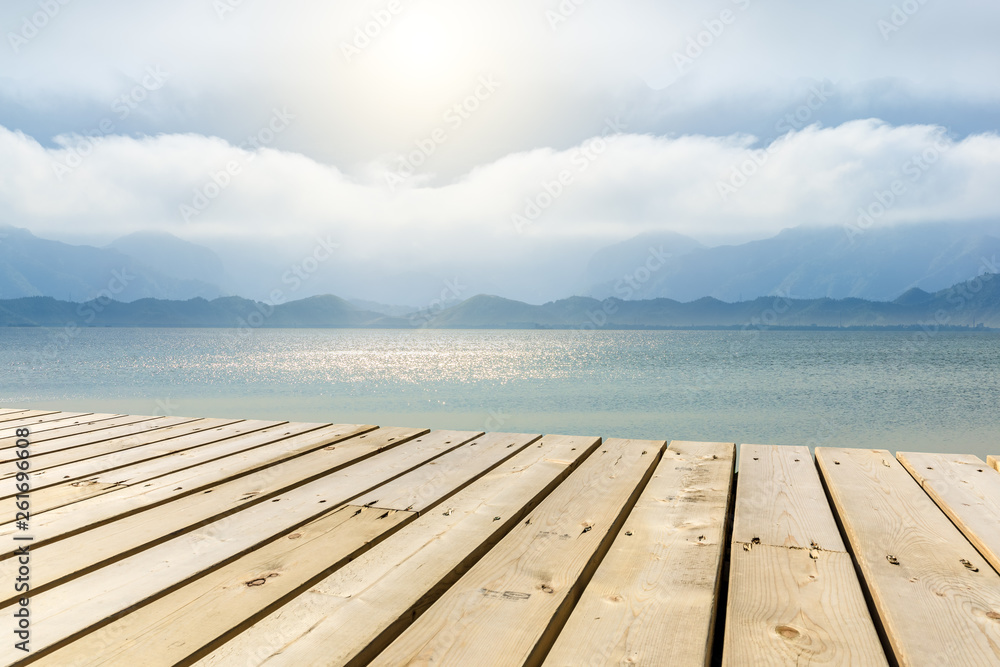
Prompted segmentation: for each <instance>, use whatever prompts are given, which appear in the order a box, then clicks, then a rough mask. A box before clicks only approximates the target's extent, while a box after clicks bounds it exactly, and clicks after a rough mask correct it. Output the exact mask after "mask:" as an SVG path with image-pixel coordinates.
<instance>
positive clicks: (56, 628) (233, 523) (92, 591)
mask: <svg viewBox="0 0 1000 667" xmlns="http://www.w3.org/2000/svg"><path fill="white" fill-rule="evenodd" d="M477 435H479V434H477V433H474V432H462V431H436V432H434V433H431V434H430V435H428V436H425V437H423V438H420V439H417V440H414V441H412V442H410V443H405V444H403V445H401V446H399V447H397V448H395V449H393V450H392V451H391V452H387V454H391V456H385V455H381V456H379V455H376V456H374V457H372V458H370V459H368V460H366V461H363V462H361V463H358V464H356V465H354V466H350V467H348V468H345V469H344V470H341V471H340V472H337V473H332V474H331V475H328V476H325V477H322V478H320V479H317V480H314V481H312V482H310V483H307V484H304V485H302V486H300V487H297V488H295V489H293V490H291V491H287V492H285V493H282V494H280V495H278V496H277V497H275V498H272V499H270V500H269V501H268V502H258V503H257V504H255V505H252V506H250V507H245V508H243V509H241V510H240V511H238V512H235V513H232V514H229V515H227V516H225V517H223V518H222V519H219V520H216V521H213V522H211V523H208V524H205V525H202V526H200V527H199V528H197V529H195V530H192V531H190V532H187V533H185V534H183V535H180V536H178V537H175V538H173V539H170V540H167V541H166V542H162V543H160V544H157V545H156V546H154V547H150V548H148V549H145V550H143V551H140V552H138V553H136V554H134V555H131V556H129V557H127V558H124V559H121V560H118V561H115V562H113V563H111V564H109V565H106V566H104V567H102V568H100V569H98V570H95V571H93V572H90V573H87V574H84V575H82V576H80V577H77V578H75V579H71V580H69V581H67V582H65V583H62V584H60V585H59V586H57V587H56V588H54V589H51V590H49V591H44V592H42V593H40V594H37V595H34V596H33V597H32V604H33V605H34V606H33V609H34V610H36V611H35V612H34V614H33V616H32V618H33V623H32V647H33V649H34V650H35V651H42V650H46V649H48V648H54V647H57V646H59V645H60V644H61V643H62V642H65V641H67V640H69V639H70V638H72V637H74V636H77V635H79V634H80V633H83V632H86V631H87V630H88V629H89V628H91V627H93V626H94V625H95V624H97V623H100V621H101V619H104V618H108V617H114V616H116V615H118V614H121V613H123V612H126V611H129V610H133V609H136V608H137V607H138V606H140V605H143V604H145V603H148V602H149V601H151V600H152V599H153V598H155V597H157V596H158V595H159V594H161V593H162V592H165V591H168V590H170V589H172V588H174V587H179V586H182V585H184V584H185V583H187V582H189V581H191V580H193V579H194V578H196V577H199V576H202V575H204V574H206V573H208V572H211V571H213V570H215V569H216V568H218V567H219V566H221V565H224V564H225V563H227V562H228V561H230V560H232V559H235V558H238V557H240V556H241V555H243V554H246V553H248V552H249V551H251V550H253V549H256V548H259V547H260V546H262V545H263V544H264V543H266V542H268V541H270V540H272V539H274V538H277V537H280V536H282V535H284V534H287V533H291V532H293V531H294V530H296V529H298V528H299V527H301V526H302V525H305V524H306V523H308V522H309V521H312V520H314V519H317V518H319V517H320V516H323V515H325V514H327V513H329V512H331V511H333V510H335V509H336V508H337V507H338V506H339V505H341V504H346V503H347V502H349V501H350V500H351V499H352V498H354V497H356V496H358V495H359V494H361V493H364V492H365V491H367V490H369V489H371V488H372V487H374V486H377V485H378V484H380V483H384V482H385V481H387V480H392V479H394V478H395V477H397V476H398V475H400V474H405V473H406V472H408V471H409V470H410V469H412V468H414V467H416V466H418V465H421V464H424V463H426V462H427V461H429V460H432V459H434V458H436V457H437V456H440V455H441V454H444V453H446V452H448V451H450V450H451V449H454V448H456V447H458V446H460V445H462V444H463V443H465V442H468V441H469V440H471V439H472V438H474V437H476V436H477ZM228 508H229V503H228V502H222V503H219V506H218V508H217V509H218V510H223V511H224V510H226V509H228ZM4 613H7V614H11V613H13V608H12V606H10V605H8V606H5V607H3V608H0V614H4ZM14 650H15V649H13V647H3V646H0V660H3V661H7V660H9V659H10V658H11V656H12V655H14V654H13V653H12V651H14Z"/></svg>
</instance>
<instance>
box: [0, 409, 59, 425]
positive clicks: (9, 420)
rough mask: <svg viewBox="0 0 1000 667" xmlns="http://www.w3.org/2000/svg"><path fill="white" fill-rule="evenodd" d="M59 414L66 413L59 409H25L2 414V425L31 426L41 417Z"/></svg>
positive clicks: (0, 420) (0, 416) (0, 423)
mask: <svg viewBox="0 0 1000 667" xmlns="http://www.w3.org/2000/svg"><path fill="white" fill-rule="evenodd" d="M57 414H65V413H62V412H59V411H58V410H25V411H24V412H14V413H10V414H6V415H0V427H2V428H18V427H21V426H28V427H29V428H30V427H31V425H32V424H34V423H36V422H38V421H39V418H40V417H44V416H46V415H57ZM70 414H74V413H70Z"/></svg>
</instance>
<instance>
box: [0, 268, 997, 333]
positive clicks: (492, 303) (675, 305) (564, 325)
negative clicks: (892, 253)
mask: <svg viewBox="0 0 1000 667" xmlns="http://www.w3.org/2000/svg"><path fill="white" fill-rule="evenodd" d="M0 326H55V327H60V328H68V329H74V328H76V327H84V326H105V327H110V326H149V327H221V328H227V329H231V330H233V331H249V330H252V329H256V328H269V327H373V328H418V327H426V328H435V329H449V328H465V329H475V328H494V329H503V328H508V329H510V328H521V329H537V328H550V329H602V328H606V329H656V328H705V327H709V328H710V327H732V328H742V329H750V330H758V329H760V330H762V329H770V328H781V327H790V328H799V327H813V326H818V327H917V328H919V329H921V330H923V331H925V332H935V331H937V330H939V329H941V328H949V327H989V328H1000V274H991V273H987V274H983V275H980V276H978V277H976V278H974V279H973V280H970V281H966V282H963V283H959V284H956V285H954V286H952V287H950V288H948V289H945V290H941V291H938V292H936V293H933V294H931V293H929V292H925V291H923V290H921V289H919V288H912V289H910V290H908V291H907V292H905V293H904V294H902V295H901V296H900V297H898V298H897V299H895V300H893V301H867V300H864V299H856V298H849V299H829V298H825V297H824V298H821V299H789V298H785V297H774V296H772V297H759V298H757V299H754V300H752V301H743V302H739V303H725V302H723V301H719V300H717V299H713V298H710V297H705V298H702V299H698V300H696V301H691V302H688V303H680V302H678V301H674V300H672V299H651V300H634V301H623V300H620V299H615V298H608V299H604V300H602V301H599V300H597V299H593V298H590V297H571V298H568V299H562V300H559V301H553V302H550V303H546V304H543V305H540V306H533V305H530V304H526V303H522V302H520V301H512V300H510V299H503V298H501V297H496V296H486V295H479V296H475V297H473V298H471V299H467V300H465V301H463V302H462V303H460V304H458V305H456V306H453V307H451V308H446V309H444V310H442V311H440V312H432V311H424V312H418V313H414V314H411V315H409V316H407V317H393V316H388V315H383V314H381V313H377V312H374V311H371V310H363V309H361V308H358V307H357V306H354V305H352V304H351V303H349V302H347V301H345V300H343V299H341V298H339V297H335V296H316V297H310V298H307V299H301V300H298V301H291V302H288V303H283V304H279V305H275V306H271V305H268V304H265V303H262V302H257V301H251V300H248V299H242V298H239V297H224V298H219V299H214V300H212V301H208V300H205V299H201V298H196V299H191V300H188V301H167V300H160V299H140V300H138V301H134V302H131V303H122V302H118V301H111V300H108V299H99V300H97V301H91V302H87V303H82V304H78V303H73V302H68V301H58V300H56V299H52V298H51V297H26V298H21V299H13V300H6V301H0Z"/></svg>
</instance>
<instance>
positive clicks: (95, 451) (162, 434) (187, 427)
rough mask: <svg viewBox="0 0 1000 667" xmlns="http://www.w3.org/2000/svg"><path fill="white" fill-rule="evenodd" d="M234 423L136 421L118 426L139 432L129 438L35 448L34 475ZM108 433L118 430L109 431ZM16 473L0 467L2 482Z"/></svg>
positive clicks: (12, 466) (7, 465)
mask: <svg viewBox="0 0 1000 667" xmlns="http://www.w3.org/2000/svg"><path fill="white" fill-rule="evenodd" d="M113 421H118V420H113ZM235 423H237V420H229V419H196V420H192V421H188V422H182V423H180V424H178V425H176V426H169V425H167V426H159V425H157V426H154V425H153V424H151V423H149V422H141V423H140V422H137V421H133V422H125V423H123V424H118V425H116V426H121V427H125V426H130V425H131V426H134V427H135V428H134V429H133V430H135V431H137V432H136V433H135V434H133V435H128V436H126V437H117V438H110V439H107V440H102V438H104V437H105V436H104V434H103V433H90V435H93V436H94V437H95V438H97V439H98V441H97V442H94V443H93V444H91V445H82V446H79V447H70V448H67V449H58V450H55V451H48V452H39V453H37V454H36V453H35V445H34V444H32V452H31V470H32V471H33V472H38V471H40V470H48V469H49V468H54V467H56V466H61V465H65V464H67V463H74V462H76V461H83V460H86V459H90V458H94V457H95V456H102V455H104V454H111V453H114V452H119V451H123V450H126V449H129V448H132V447H141V446H143V445H147V444H153V443H156V442H163V441H165V440H170V439H171V438H176V437H180V436H182V435H188V434H191V433H201V432H202V431H208V430H211V429H213V428H218V427H220V426H226V425H229V424H235ZM108 430H118V429H117V428H109V429H108ZM127 431H128V429H125V432H127ZM16 470H17V468H16V466H15V461H6V462H3V463H0V480H2V479H8V478H10V477H13V476H14V475H15V474H16Z"/></svg>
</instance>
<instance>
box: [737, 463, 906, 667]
mask: <svg viewBox="0 0 1000 667" xmlns="http://www.w3.org/2000/svg"><path fill="white" fill-rule="evenodd" d="M725 633H726V634H725V641H724V648H723V664H724V665H727V666H728V665H761V664H768V665H793V664H798V663H800V662H801V663H802V664H815V665H820V664H822V665H826V664H831V665H885V664H887V662H886V658H885V653H884V652H883V650H882V647H881V643H880V641H879V638H878V632H877V631H876V629H875V625H874V622H873V621H872V618H871V615H870V614H869V613H868V609H867V606H866V603H865V599H864V593H863V591H862V589H861V585H860V583H859V582H858V578H857V575H856V574H855V573H854V567H853V564H852V561H851V557H850V555H849V554H848V553H847V551H846V547H845V546H844V543H843V540H842V539H841V536H840V531H839V530H838V528H837V525H836V520H835V519H834V516H833V512H832V511H831V509H830V506H829V504H828V503H827V499H826V493H825V492H824V491H823V487H822V484H821V482H820V479H819V475H818V474H817V472H816V467H815V465H813V460H812V455H811V454H810V453H809V449H808V448H807V447H778V446H771V445H742V447H741V448H740V475H739V485H738V489H737V492H736V510H735V516H734V520H733V541H732V550H731V555H730V576H729V599H728V603H727V606H726V631H725Z"/></svg>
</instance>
